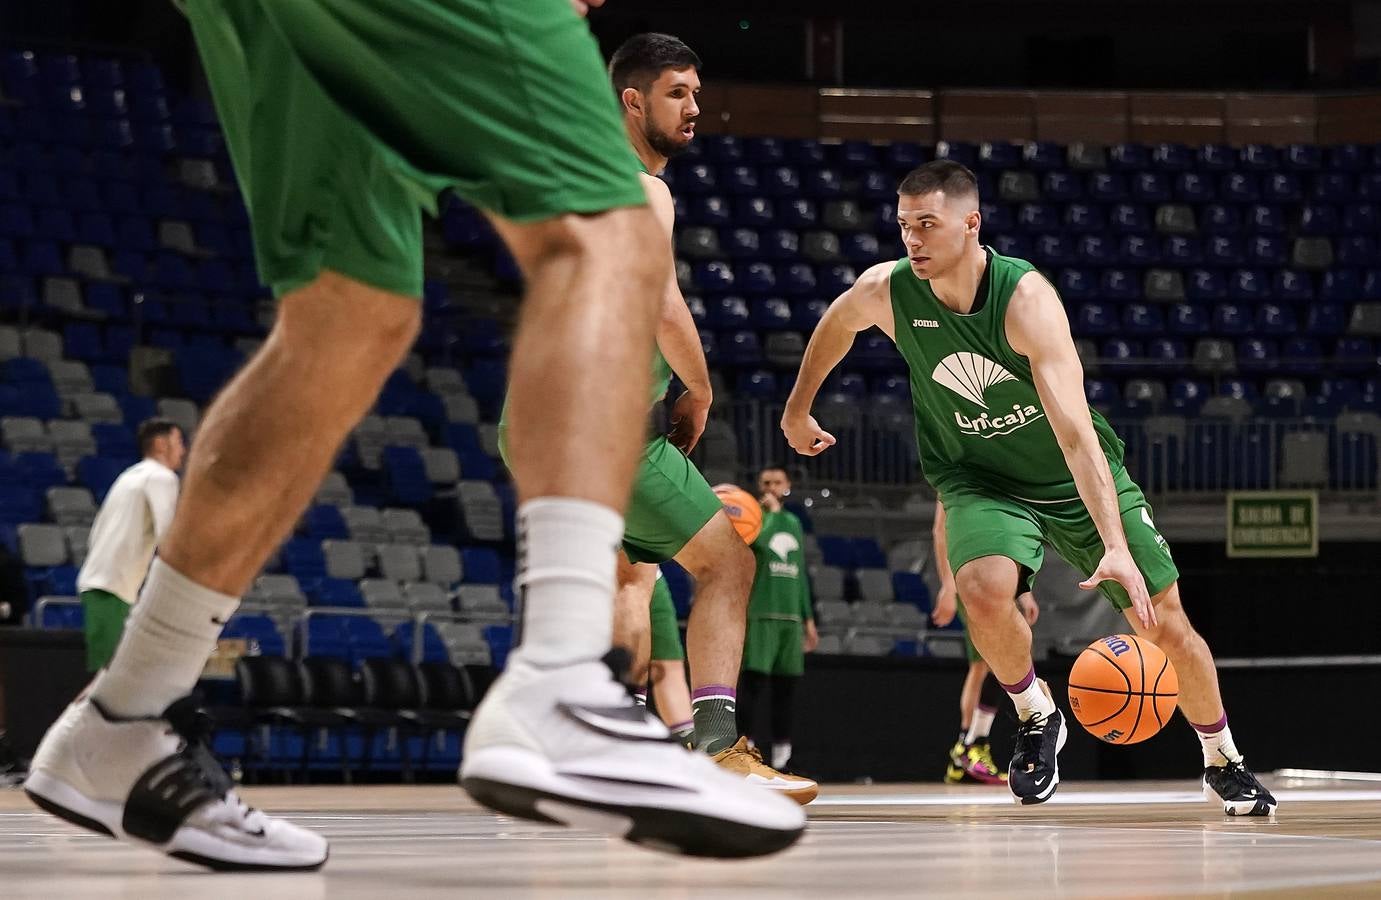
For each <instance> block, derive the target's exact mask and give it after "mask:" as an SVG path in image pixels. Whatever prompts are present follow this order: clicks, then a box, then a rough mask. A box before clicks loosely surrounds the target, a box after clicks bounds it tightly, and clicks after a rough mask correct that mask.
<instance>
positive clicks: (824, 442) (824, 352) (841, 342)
mask: <svg viewBox="0 0 1381 900" xmlns="http://www.w3.org/2000/svg"><path fill="white" fill-rule="evenodd" d="M893 265H894V264H893V263H878V264H877V265H875V266H872V267H871V268H869V269H867V270H866V271H865V272H864V273H863V274H862V275H860V276H859V277H858V280H857V281H855V282H854V283H853V285H851V286H850V287H849V289H848V290H847V291H845V292H844V293H842V294H840V295H839V296H838V297H837V298H835V301H834V302H833V303H831V304H830V308H829V309H828V310H826V311H825V315H824V317H823V318H821V319H820V324H818V325H816V326H815V332H814V333H813V334H812V335H811V336H810V343H809V344H807V345H806V352H805V356H803V357H802V358H801V370H800V372H799V373H797V375H796V386H795V387H794V388H792V389H791V396H790V397H789V398H787V401H786V410H785V412H783V413H782V431H783V432H784V433H785V434H786V440H787V443H788V444H790V445H791V448H792V449H793V450H795V451H796V452H797V453H799V454H801V455H802V456H818V455H819V454H821V453H823V452H824V451H825V450H826V449H828V448H829V447H832V446H834V435H832V434H830V433H829V432H827V431H825V430H824V429H823V428H821V427H820V424H819V423H818V422H816V421H815V417H814V416H812V415H811V414H810V408H811V406H812V405H814V403H815V395H816V394H818V393H820V385H822V384H824V383H825V378H826V377H827V376H828V375H829V374H830V372H832V371H834V367H835V366H837V365H839V361H840V360H842V359H843V358H844V356H845V354H847V353H848V352H849V348H850V347H852V346H853V345H854V335H856V334H858V333H859V332H860V331H863V330H864V329H867V328H871V327H872V326H874V325H878V326H881V327H882V328H883V330H885V331H887V332H888V333H889V334H890V333H891V329H892V305H891V298H890V295H889V293H888V281H889V278H890V277H891V272H892V267H893Z"/></svg>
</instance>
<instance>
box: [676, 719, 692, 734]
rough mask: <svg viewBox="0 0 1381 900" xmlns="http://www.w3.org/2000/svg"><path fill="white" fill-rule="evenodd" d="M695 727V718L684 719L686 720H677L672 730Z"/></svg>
mask: <svg viewBox="0 0 1381 900" xmlns="http://www.w3.org/2000/svg"><path fill="white" fill-rule="evenodd" d="M694 727H695V720H694V719H687V720H686V721H684V722H677V723H676V724H675V725H672V726H671V730H672V731H685V730H686V729H687V728H694Z"/></svg>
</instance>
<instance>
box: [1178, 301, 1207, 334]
mask: <svg viewBox="0 0 1381 900" xmlns="http://www.w3.org/2000/svg"><path fill="white" fill-rule="evenodd" d="M1169 326H1170V332H1171V333H1172V334H1178V335H1187V336H1198V335H1205V334H1208V332H1209V316H1208V313H1207V312H1206V311H1205V310H1204V308H1203V307H1202V306H1198V305H1196V304H1192V303H1176V304H1175V305H1174V306H1172V307H1171V308H1170V321H1169Z"/></svg>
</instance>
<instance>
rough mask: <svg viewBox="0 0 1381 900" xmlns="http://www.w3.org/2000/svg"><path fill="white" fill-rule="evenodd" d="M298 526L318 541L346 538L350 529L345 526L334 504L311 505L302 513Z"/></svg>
mask: <svg viewBox="0 0 1381 900" xmlns="http://www.w3.org/2000/svg"><path fill="white" fill-rule="evenodd" d="M299 528H300V530H301V531H302V533H303V534H305V535H306V536H307V537H310V538H314V539H316V540H318V541H322V540H327V539H336V540H346V539H347V538H349V537H350V531H349V529H347V528H346V527H345V519H343V518H342V517H341V514H340V510H339V509H337V508H336V507H334V506H313V507H311V508H310V509H308V510H307V512H306V513H305V514H303V516H302V522H301V524H300V525H299Z"/></svg>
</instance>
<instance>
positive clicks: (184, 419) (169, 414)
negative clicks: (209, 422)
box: [158, 397, 201, 437]
mask: <svg viewBox="0 0 1381 900" xmlns="http://www.w3.org/2000/svg"><path fill="white" fill-rule="evenodd" d="M158 414H159V415H160V416H163V417H164V418H167V419H172V420H173V421H174V422H176V423H177V424H178V427H180V428H181V429H182V432H183V434H185V435H187V436H188V437H191V436H192V434H193V433H194V432H196V430H197V423H198V422H200V421H201V413H200V412H199V411H198V410H197V405H196V404H195V403H193V402H192V401H191V400H183V399H181V398H180V397H164V398H163V399H162V400H159V401H158Z"/></svg>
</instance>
